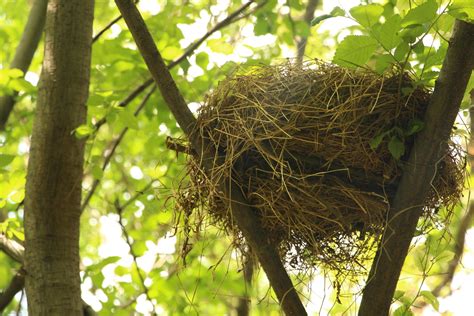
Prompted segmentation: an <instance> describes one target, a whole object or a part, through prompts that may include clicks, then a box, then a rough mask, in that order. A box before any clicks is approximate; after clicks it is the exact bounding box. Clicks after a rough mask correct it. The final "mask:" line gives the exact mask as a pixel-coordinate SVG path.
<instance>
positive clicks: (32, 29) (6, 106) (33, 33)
mask: <svg viewBox="0 0 474 316" xmlns="http://www.w3.org/2000/svg"><path fill="white" fill-rule="evenodd" d="M47 4H48V0H36V1H35V2H34V3H33V6H32V7H31V10H30V15H29V16H28V21H27V22H26V25H25V29H24V31H23V35H22V36H21V40H20V43H19V45H18V47H17V49H16V52H15V56H14V57H13V60H12V62H11V64H10V68H12V69H13V68H18V69H20V70H21V71H23V73H26V72H27V71H28V68H30V64H31V61H32V60H33V56H34V55H35V52H36V49H37V48H38V44H39V41H40V40H41V35H42V33H43V29H44V23H45V21H46V7H47ZM17 96H18V91H15V92H14V93H13V95H5V96H0V130H3V129H5V126H6V124H7V121H8V117H9V116H10V113H11V111H12V110H13V106H14V104H15V99H16V97H17Z"/></svg>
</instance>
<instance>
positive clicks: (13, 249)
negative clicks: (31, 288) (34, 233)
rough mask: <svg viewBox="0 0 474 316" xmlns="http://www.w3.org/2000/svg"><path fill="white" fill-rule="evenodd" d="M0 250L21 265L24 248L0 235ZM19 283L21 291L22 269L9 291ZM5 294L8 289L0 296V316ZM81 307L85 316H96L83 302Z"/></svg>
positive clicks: (23, 278)
mask: <svg viewBox="0 0 474 316" xmlns="http://www.w3.org/2000/svg"><path fill="white" fill-rule="evenodd" d="M0 250H2V251H3V252H5V253H6V254H7V255H8V256H10V257H11V258H12V259H13V260H15V261H16V262H18V263H21V264H23V256H24V253H25V247H23V246H22V245H21V244H19V243H17V242H16V241H13V240H10V239H7V238H6V237H5V236H4V235H0ZM20 283H21V284H22V287H21V289H23V287H24V284H25V272H24V270H23V268H20V270H19V271H18V272H17V273H16V275H15V276H14V277H13V279H12V281H11V282H10V286H9V288H10V287H11V288H12V289H11V291H13V289H16V288H17V285H19V284H20ZM21 289H19V290H18V291H16V292H15V294H16V293H18V292H19V291H20V290H21ZM7 292H8V289H7V290H6V291H5V292H3V293H1V294H0V314H1V312H2V310H3V309H2V308H1V306H3V305H2V303H3V302H4V300H7V298H6V297H4V295H6V294H5V293H7ZM8 293H11V292H8ZM15 294H13V296H15ZM8 295H11V294H8ZM8 295H7V296H8ZM12 299H13V298H12ZM10 301H11V299H10ZM10 301H9V302H10ZM7 305H8V304H7ZM82 307H83V311H84V315H85V316H94V315H96V312H95V311H94V310H93V309H92V307H90V306H89V304H87V303H86V302H85V301H82ZM3 308H5V307H3Z"/></svg>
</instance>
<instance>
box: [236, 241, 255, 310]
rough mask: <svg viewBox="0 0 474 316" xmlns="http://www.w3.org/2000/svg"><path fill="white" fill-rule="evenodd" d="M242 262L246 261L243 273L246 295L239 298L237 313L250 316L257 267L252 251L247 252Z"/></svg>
mask: <svg viewBox="0 0 474 316" xmlns="http://www.w3.org/2000/svg"><path fill="white" fill-rule="evenodd" d="M242 260H244V262H243V269H242V273H243V279H244V282H245V293H244V295H243V296H242V297H240V298H239V303H238V305H237V308H236V312H237V316H249V315H250V307H251V305H252V304H251V303H252V301H251V299H250V295H249V292H250V291H251V287H252V278H253V274H254V270H255V268H256V267H255V262H254V257H253V254H252V253H251V251H250V250H247V252H246V253H245V254H243V255H242Z"/></svg>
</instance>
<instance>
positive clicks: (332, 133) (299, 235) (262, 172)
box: [179, 62, 463, 271]
mask: <svg viewBox="0 0 474 316" xmlns="http://www.w3.org/2000/svg"><path fill="white" fill-rule="evenodd" d="M239 71H240V72H239V73H237V74H236V75H235V76H233V77H232V78H230V79H228V80H226V81H224V82H221V83H220V84H219V86H218V87H217V88H216V90H215V91H213V92H212V93H211V94H210V96H209V97H208V99H207V101H206V102H205V104H204V105H203V107H202V108H201V110H200V113H199V117H198V125H197V130H196V133H200V134H201V136H202V137H204V138H205V139H207V140H208V141H209V143H210V144H211V146H214V150H215V152H216V153H217V155H219V156H220V159H216V160H215V161H224V163H220V164H217V163H216V164H214V167H213V169H212V170H205V171H204V170H202V169H200V167H199V162H197V161H195V160H194V159H190V160H189V166H190V170H191V172H190V176H191V185H188V186H182V188H181V192H180V193H181V195H180V196H181V198H180V199H179V201H180V202H181V205H182V206H183V207H184V209H185V210H186V212H185V213H186V214H187V215H188V216H189V215H190V214H191V213H192V209H193V208H195V207H196V206H201V207H204V208H205V209H206V210H207V212H208V213H209V214H211V215H212V218H213V219H215V220H217V221H218V222H220V223H221V224H223V225H224V227H225V228H226V229H227V230H228V231H229V232H231V233H233V234H234V235H235V236H236V237H237V240H240V241H242V239H241V234H240V233H239V231H238V229H237V228H236V227H235V225H234V223H233V221H232V214H231V211H230V210H229V207H228V203H227V202H226V198H225V196H223V193H222V192H221V191H220V190H219V189H218V187H219V186H218V183H220V182H221V181H222V179H230V178H232V185H238V186H239V187H240V188H241V190H242V191H243V192H244V194H245V196H246V197H247V199H248V201H249V202H250V203H251V204H252V206H253V207H254V209H255V212H257V213H258V215H259V217H260V218H261V220H262V223H263V226H264V228H265V229H266V230H267V231H268V232H269V235H270V236H271V238H273V239H274V242H275V243H278V245H279V246H280V250H281V253H282V255H284V256H286V257H287V259H288V262H289V263H290V264H292V265H293V266H301V264H302V263H303V264H306V265H307V264H310V265H313V264H315V263H323V264H325V265H326V266H329V267H330V268H333V269H336V270H339V271H341V270H347V269H350V270H354V269H355V267H354V266H356V265H357V264H354V263H357V260H360V259H363V258H364V256H365V255H367V254H368V250H369V249H370V247H371V246H370V245H371V244H374V242H375V241H377V240H378V237H379V236H380V234H381V232H382V229H383V227H384V225H385V217H386V214H387V210H388V208H389V205H390V203H391V201H392V199H393V197H394V194H395V192H396V189H397V185H398V182H399V179H400V175H401V173H402V170H403V164H404V160H405V159H406V158H407V157H408V154H409V149H410V147H411V145H412V143H413V139H414V137H415V136H414V132H416V131H417V130H418V129H419V128H420V127H421V126H422V124H421V123H420V120H421V119H422V118H423V114H424V111H425V109H426V107H427V105H428V102H429V98H430V94H429V91H428V90H426V89H424V88H423V87H419V86H415V85H414V82H413V80H411V79H410V77H409V76H408V75H406V74H400V73H396V72H394V73H391V74H389V75H386V76H380V75H377V74H374V73H372V72H370V71H365V70H360V69H359V70H349V69H344V68H340V67H338V66H334V65H330V64H326V63H322V62H312V63H307V64H305V65H304V66H302V67H301V66H296V65H294V64H291V63H287V64H284V65H278V66H259V67H251V68H247V69H243V70H242V69H241V70H239ZM403 152H404V153H403ZM397 155H399V156H400V157H399V158H398V159H396V158H394V156H397ZM459 160H460V157H459V155H458V154H457V150H456V148H455V146H452V145H450V146H449V148H448V149H447V150H446V153H445V155H444V157H443V159H442V160H441V161H440V162H439V163H438V168H437V170H438V175H437V176H436V178H435V179H434V180H433V181H432V190H431V192H430V194H429V197H428V198H427V199H426V205H425V210H426V212H425V213H426V215H427V216H430V215H432V214H433V210H434V209H436V208H438V207H439V206H440V205H442V204H443V205H453V204H454V203H455V202H456V201H457V200H458V197H459V195H460V190H461V188H462V182H463V181H462V175H463V173H462V170H461V167H460V166H459ZM427 181H430V180H429V179H427ZM199 214H202V213H199Z"/></svg>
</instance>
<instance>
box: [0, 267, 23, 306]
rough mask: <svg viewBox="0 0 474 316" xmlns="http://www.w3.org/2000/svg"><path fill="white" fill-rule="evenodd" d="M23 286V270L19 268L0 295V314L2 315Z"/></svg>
mask: <svg viewBox="0 0 474 316" xmlns="http://www.w3.org/2000/svg"><path fill="white" fill-rule="evenodd" d="M24 286H25V270H23V267H21V268H20V269H19V270H18V271H17V272H16V273H15V276H14V277H13V278H12V280H11V281H10V284H9V285H8V287H7V288H6V289H5V291H2V292H1V293H0V314H2V313H3V312H4V310H5V308H7V306H8V305H9V304H10V303H11V302H12V301H13V299H14V298H15V295H16V294H17V293H18V292H20V291H21V290H23V287H24Z"/></svg>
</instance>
